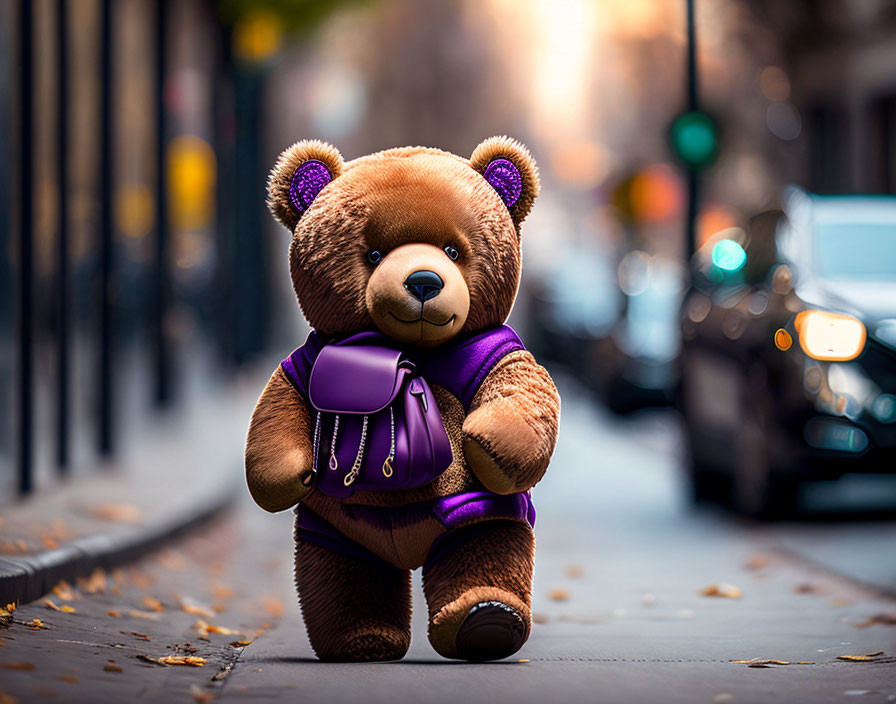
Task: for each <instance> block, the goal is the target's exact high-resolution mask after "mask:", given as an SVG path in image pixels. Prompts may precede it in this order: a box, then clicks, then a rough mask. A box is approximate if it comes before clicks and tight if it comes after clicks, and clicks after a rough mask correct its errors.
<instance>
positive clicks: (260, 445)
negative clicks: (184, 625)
mask: <svg viewBox="0 0 896 704" xmlns="http://www.w3.org/2000/svg"><path fill="white" fill-rule="evenodd" d="M538 189H539V181H538V171H537V167H536V165H535V162H534V160H533V159H532V157H531V156H530V154H529V152H528V151H527V150H526V148H525V147H524V146H522V145H521V144H519V143H518V142H516V141H514V140H512V139H510V138H507V137H495V138H491V139H488V140H486V141H484V142H482V143H481V144H480V145H479V146H478V147H477V148H476V149H475V151H474V152H473V155H472V156H471V157H470V158H469V159H464V158H461V157H458V156H455V155H453V154H450V153H447V152H444V151H440V150H438V149H427V148H422V147H407V148H400V149H389V150H386V151H382V152H378V153H376V154H371V155H369V156H364V157H361V158H358V159H355V160H354V161H350V162H347V163H346V162H344V161H343V159H342V156H341V155H340V153H339V152H338V151H337V150H336V149H335V148H334V147H332V146H331V145H329V144H326V143H323V142H319V141H303V142H298V143H296V144H294V145H293V146H291V147H290V148H289V149H287V150H286V151H284V152H283V153H282V154H281V155H280V158H279V159H278V160H277V163H276V164H275V165H274V168H273V171H272V172H271V176H270V181H269V184H268V194H269V198H270V199H269V206H270V208H271V210H272V212H273V213H274V215H275V217H276V218H277V219H278V220H279V221H280V222H281V223H283V225H285V226H286V227H287V228H288V229H289V230H290V231H291V232H292V233H293V237H292V243H291V246H290V251H289V260H290V269H291V272H292V280H293V285H294V287H295V291H296V294H297V296H298V299H299V304H300V305H301V308H302V310H303V312H304V314H305V316H306V317H307V319H308V321H309V323H310V324H311V326H312V327H313V328H314V330H313V332H312V333H311V335H310V336H309V338H308V340H307V342H306V343H305V345H303V346H302V347H300V348H299V349H297V350H296V351H295V352H294V353H293V354H291V355H290V356H289V357H287V358H286V359H285V360H284V361H283V363H282V364H281V365H280V366H279V367H278V368H277V370H276V371H275V372H274V374H273V375H272V376H271V379H270V381H269V382H268V384H267V386H266V387H265V389H264V392H263V393H262V395H261V398H260V399H259V401H258V405H257V407H256V408H255V411H254V413H253V415H252V420H251V424H250V428H249V434H248V439H247V442H246V477H247V481H248V485H249V489H250V491H251V493H252V496H253V498H254V499H255V501H256V502H257V503H258V504H259V505H260V506H261V507H262V508H264V509H266V510H268V511H272V512H275V511H282V510H284V509H287V508H290V507H292V506H295V505H296V504H297V503H298V504H299V505H298V507H297V508H296V528H295V539H296V556H295V557H296V586H297V589H298V594H299V601H300V605H301V609H302V614H303V616H304V620H305V624H306V627H307V630H308V635H309V639H310V641H311V645H312V647H313V648H314V651H315V653H317V655H318V657H319V658H321V659H322V660H338V661H373V660H396V659H400V658H401V657H403V656H404V654H405V653H406V652H407V649H408V647H409V645H410V639H411V632H410V625H411V573H410V571H411V570H413V569H416V568H418V567H422V568H423V589H424V592H425V595H426V600H427V604H428V607H429V634H428V635H429V640H430V642H431V643H432V646H433V647H434V648H435V650H436V651H437V652H439V653H440V654H441V655H443V656H444V657H447V658H460V659H465V660H471V661H484V660H494V659H498V658H503V657H507V656H509V655H511V654H513V653H514V652H516V651H517V650H519V648H520V647H522V645H523V643H525V641H526V639H527V638H528V635H529V631H530V626H531V612H530V602H531V587H532V567H533V558H534V537H533V531H532V526H533V525H534V520H535V511H534V508H533V506H532V502H531V499H530V497H529V493H528V490H529V489H530V488H531V487H532V486H534V485H535V484H536V483H537V482H538V481H539V480H540V479H541V477H542V476H543V475H544V473H545V471H546V469H547V467H548V462H549V460H550V457H551V453H552V452H553V450H554V445H555V442H556V438H557V428H558V423H559V415H560V399H559V397H558V394H557V390H556V388H555V386H554V383H553V382H552V380H551V378H550V376H549V375H548V373H547V372H546V371H545V370H544V368H542V367H541V366H539V365H538V364H537V363H536V362H535V359H534V358H533V357H532V355H531V354H530V353H529V352H527V351H526V349H525V348H524V347H523V345H522V343H521V342H520V340H519V338H518V337H517V335H516V334H515V333H514V332H513V330H512V329H511V328H509V327H508V326H506V325H504V324H503V323H504V321H505V319H506V318H507V316H508V315H509V313H510V309H511V307H512V305H513V302H514V299H515V297H516V291H517V286H518V283H519V278H520V266H521V252H520V224H521V223H522V221H523V219H524V218H525V217H526V215H527V214H528V213H529V210H530V209H531V207H532V204H533V202H534V200H535V197H536V195H537V194H538Z"/></svg>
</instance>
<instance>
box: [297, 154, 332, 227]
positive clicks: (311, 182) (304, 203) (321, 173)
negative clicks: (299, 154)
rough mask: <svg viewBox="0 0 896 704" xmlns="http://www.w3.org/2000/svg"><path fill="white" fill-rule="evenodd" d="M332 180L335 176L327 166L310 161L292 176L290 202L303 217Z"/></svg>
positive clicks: (316, 161) (315, 160) (314, 160)
mask: <svg viewBox="0 0 896 704" xmlns="http://www.w3.org/2000/svg"><path fill="white" fill-rule="evenodd" d="M332 180H333V176H332V175H331V174H330V170H329V169H328V168H327V166H326V164H324V163H323V162H322V161H318V160H317V159H309V160H308V161H306V162H305V163H304V164H302V165H301V166H300V167H299V168H297V169H296V172H295V173H294V174H293V175H292V181H291V182H290V184H289V202H290V203H291V204H292V207H293V208H294V209H295V210H296V212H297V213H298V214H299V215H301V214H302V213H304V212H305V211H306V210H308V208H309V206H310V205H311V203H313V202H314V199H315V198H317V194H318V193H320V192H321V191H322V190H323V188H324V186H326V185H327V184H328V183H329V182H330V181H332Z"/></svg>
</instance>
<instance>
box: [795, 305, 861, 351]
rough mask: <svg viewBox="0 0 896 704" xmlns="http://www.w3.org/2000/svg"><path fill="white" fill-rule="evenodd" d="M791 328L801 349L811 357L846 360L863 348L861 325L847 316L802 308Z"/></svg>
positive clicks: (858, 321)
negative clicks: (797, 334)
mask: <svg viewBox="0 0 896 704" xmlns="http://www.w3.org/2000/svg"><path fill="white" fill-rule="evenodd" d="M794 327H796V330H797V332H798V333H799V336H800V347H802V348H803V352H805V353H806V354H807V355H809V356H810V357H812V358H814V359H821V360H825V361H830V362H846V361H848V360H850V359H855V358H856V357H858V356H859V354H860V353H861V351H862V350H863V349H864V348H865V335H866V333H865V326H864V325H863V324H862V321H861V320H859V319H857V318H854V317H852V316H851V315H843V314H841V313H828V312H827V311H822V310H804V311H803V312H802V313H799V314H798V315H797V316H796V320H795V321H794Z"/></svg>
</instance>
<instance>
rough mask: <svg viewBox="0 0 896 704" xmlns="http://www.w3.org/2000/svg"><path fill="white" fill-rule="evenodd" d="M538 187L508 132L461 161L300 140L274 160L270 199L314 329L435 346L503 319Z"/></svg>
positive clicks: (419, 151) (416, 150)
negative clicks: (351, 156)
mask: <svg viewBox="0 0 896 704" xmlns="http://www.w3.org/2000/svg"><path fill="white" fill-rule="evenodd" d="M538 189H539V181H538V169H537V167H536V165H535V161H534V160H533V159H532V157H531V156H530V154H529V152H528V151H527V149H526V148H525V147H524V146H523V145H521V144H520V143H519V142H516V141H515V140H512V139H510V138H508V137H493V138H491V139H487V140H485V141H484V142H482V143H481V144H480V145H479V146H478V147H476V149H475V150H474V151H473V154H472V156H471V157H470V158H469V159H464V158H462V157H459V156H455V155H454V154H450V153H448V152H444V151H441V150H438V149H428V148H424V147H404V148H399V149H388V150H385V151H381V152H377V153H375V154H371V155H368V156H363V157H360V158H358V159H355V160H353V161H349V162H344V161H343V159H342V156H341V155H340V153H339V151H338V150H337V149H336V148H335V147H333V146H331V145H329V144H326V143H324V142H320V141H316V140H307V141H302V142H297V143H296V144H294V145H292V146H291V147H289V148H288V149H287V150H285V151H284V152H283V153H282V154H281V155H280V157H279V159H278V160H277V162H276V164H275V165H274V168H273V170H272V171H271V175H270V179H269V182H268V205H269V207H270V208H271V211H272V212H273V214H274V216H275V217H276V218H277V219H278V220H279V221H280V222H281V223H282V224H283V225H284V226H285V227H287V228H288V229H289V230H290V231H291V232H292V233H293V236H292V242H291V244H290V249H289V262H290V269H291V272H292V281H293V286H294V287H295V291H296V295H297V296H298V299H299V304H300V305H301V307H302V310H303V312H304V313H305V316H306V318H307V319H308V322H309V323H310V324H311V325H312V326H313V327H315V328H316V329H318V330H319V331H320V332H322V333H325V334H331V335H348V334H352V333H356V332H360V331H362V330H369V329H378V330H379V331H381V332H383V333H385V334H386V335H388V336H389V337H391V338H393V339H395V340H397V341H399V342H401V343H403V344H408V345H417V346H421V347H432V346H435V345H439V344H442V343H444V342H447V341H448V340H450V339H452V338H453V337H455V336H457V335H459V334H461V333H464V334H468V333H474V332H477V331H479V330H483V329H486V328H489V327H493V326H496V325H500V324H501V323H502V322H504V320H505V319H506V318H507V316H508V315H509V314H510V309H511V307H512V306H513V301H514V299H515V297H516V291H517V286H518V284H519V277H520V266H521V251H520V224H521V223H522V221H523V219H524V218H525V217H526V215H527V214H528V213H529V210H530V209H531V207H532V203H533V202H534V200H535V197H536V196H537V194H538Z"/></svg>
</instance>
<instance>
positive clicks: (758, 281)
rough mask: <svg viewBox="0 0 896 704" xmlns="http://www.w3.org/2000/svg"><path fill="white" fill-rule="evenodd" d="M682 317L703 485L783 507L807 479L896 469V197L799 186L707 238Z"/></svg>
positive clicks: (714, 492)
mask: <svg viewBox="0 0 896 704" xmlns="http://www.w3.org/2000/svg"><path fill="white" fill-rule="evenodd" d="M681 320H682V327H681V329H682V355H681V363H682V367H681V368H682V383H681V386H680V390H679V405H680V408H681V411H682V414H683V417H684V424H685V429H686V433H685V435H686V439H687V446H688V449H689V455H690V480H691V486H692V489H693V493H694V496H695V497H696V498H715V499H719V498H730V499H731V501H732V502H733V504H734V506H735V508H737V509H738V510H740V511H741V512H743V513H746V514H749V515H753V516H765V517H771V516H776V515H786V514H788V513H790V512H792V511H793V510H794V509H795V507H796V502H797V498H798V490H799V487H800V485H801V484H802V483H803V482H808V481H813V480H820V479H834V478H837V477H839V476H840V475H842V474H845V473H848V472H891V473H892V472H896V198H894V197H885V196H880V197H871V196H818V195H812V194H809V193H806V192H804V191H801V190H798V189H791V190H789V191H788V192H787V194H786V197H785V206H784V211H783V212H780V211H778V212H766V213H762V214H760V215H758V216H756V217H754V218H753V219H752V220H751V221H750V224H749V226H748V228H747V229H746V231H744V230H739V231H738V230H734V231H731V232H728V233H721V235H720V236H718V237H716V238H715V239H714V241H711V242H709V243H707V245H705V246H704V247H702V248H701V251H700V252H699V264H698V271H697V273H696V274H695V277H694V284H693V286H692V288H691V289H690V290H689V291H688V293H687V294H686V296H685V298H684V301H683V305H682V318H681Z"/></svg>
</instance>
